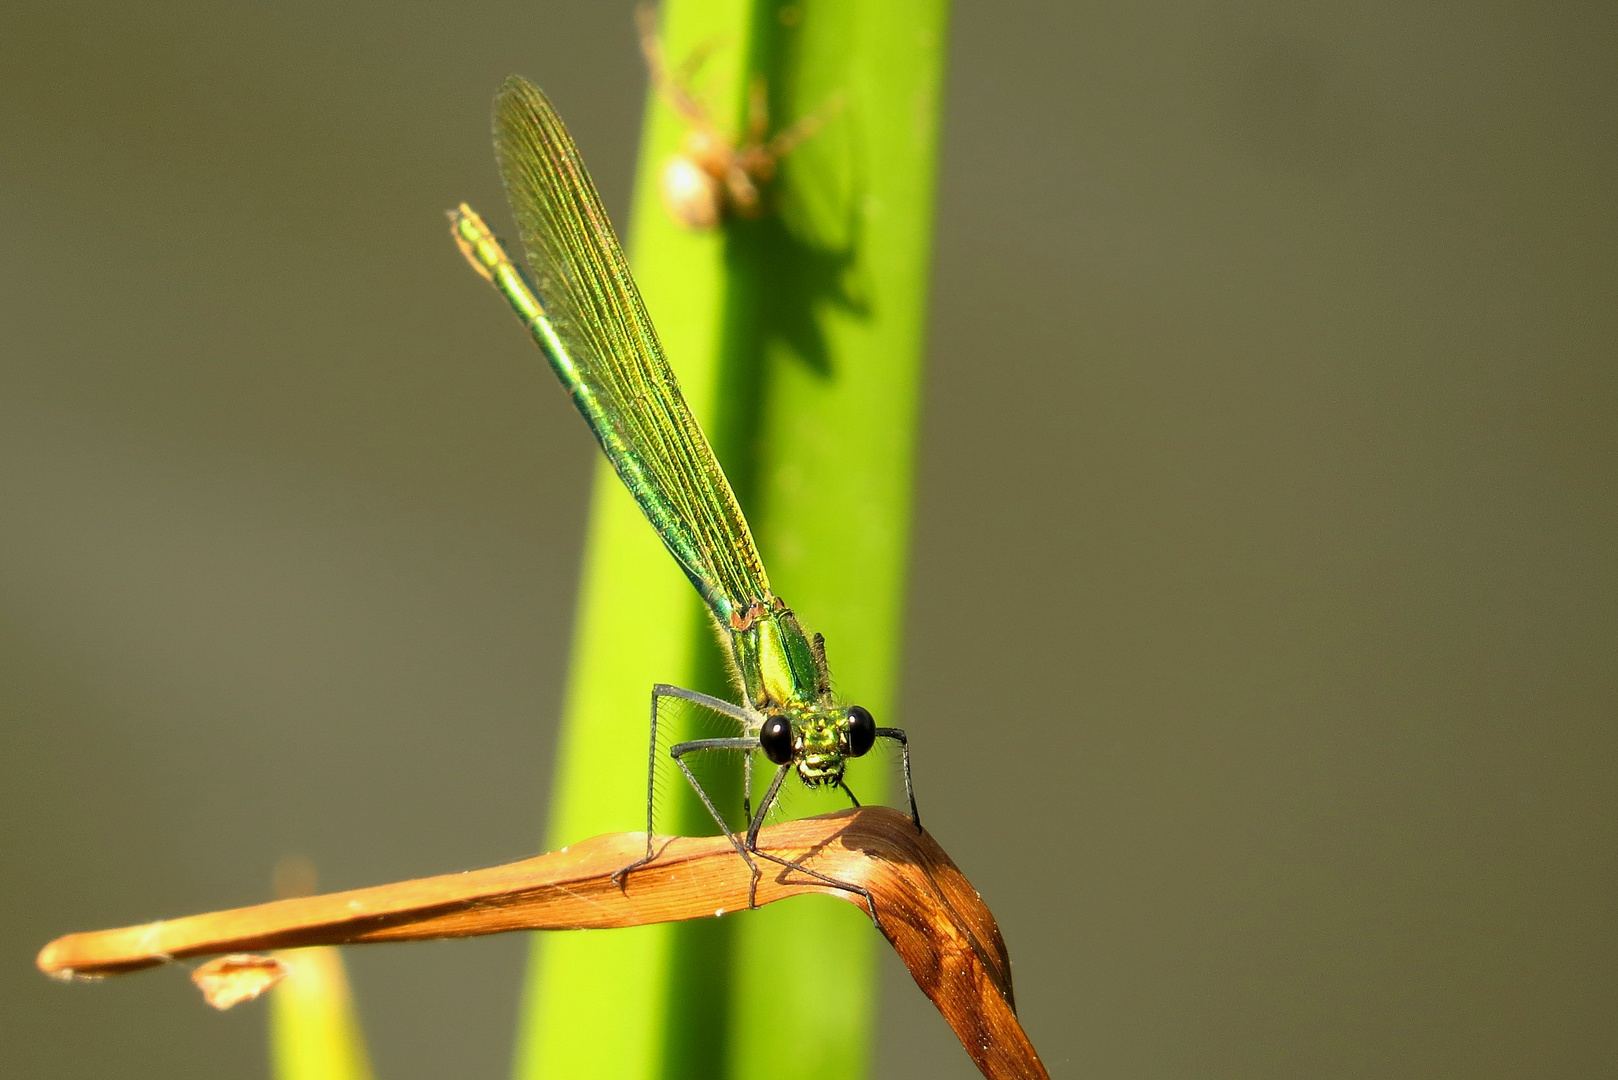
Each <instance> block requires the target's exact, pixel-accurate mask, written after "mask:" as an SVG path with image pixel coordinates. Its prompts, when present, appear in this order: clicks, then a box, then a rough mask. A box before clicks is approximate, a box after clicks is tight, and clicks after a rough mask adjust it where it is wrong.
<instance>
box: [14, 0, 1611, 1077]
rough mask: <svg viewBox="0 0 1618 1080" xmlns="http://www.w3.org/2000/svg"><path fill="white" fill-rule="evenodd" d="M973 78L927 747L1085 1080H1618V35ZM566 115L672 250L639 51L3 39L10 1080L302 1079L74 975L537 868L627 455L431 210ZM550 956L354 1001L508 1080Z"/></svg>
mask: <svg viewBox="0 0 1618 1080" xmlns="http://www.w3.org/2000/svg"><path fill="white" fill-rule="evenodd" d="M951 41H952V44H951V53H952V67H951V71H950V77H949V102H948V115H947V125H946V132H947V136H946V146H945V155H944V161H943V173H942V176H943V179H942V189H941V200H940V216H939V227H938V247H937V259H936V292H935V305H934V316H933V319H932V332H931V347H930V350H929V375H928V384H927V393H926V401H927V404H926V413H925V435H924V443H923V446H922V455H921V462H922V472H921V477H920V488H919V506H918V518H917V532H916V539H915V561H914V576H913V580H912V589H913V592H912V597H913V599H912V604H911V622H910V637H909V644H908V655H909V661H908V663H907V666H906V682H905V690H904V703H905V705H904V710H903V717H902V722H903V723H904V724H905V725H906V726H907V727H908V728H909V729H910V731H911V733H912V737H913V740H914V746H915V754H916V765H917V769H918V793H919V795H920V797H921V799H922V806H923V808H924V810H925V813H926V816H927V820H928V824H929V826H930V827H931V829H932V830H934V831H935V832H936V834H937V835H938V836H939V837H940V838H941V839H942V840H943V842H944V843H945V844H946V846H947V847H948V848H949V849H950V851H951V852H952V853H953V854H954V856H955V857H956V859H957V860H958V861H959V863H960V864H961V866H962V867H963V869H965V870H966V871H967V873H968V874H969V875H971V876H972V878H973V879H974V881H975V882H976V883H977V884H978V885H979V887H980V888H981V889H982V891H983V893H984V894H985V897H986V898H987V899H988V901H989V903H990V904H991V906H992V907H993V908H994V910H995V912H996V913H997V915H998V916H999V918H1000V920H1001V925H1002V927H1003V928H1004V930H1005V932H1006V936H1007V939H1008V941H1009V944H1010V947H1011V951H1012V955H1013V958H1014V961H1015V972H1016V978H1017V985H1018V991H1019V995H1018V996H1019V1001H1020V1004H1021V1008H1022V1014H1023V1017H1024V1020H1025V1022H1026V1023H1027V1026H1028V1028H1029V1030H1030V1032H1031V1034H1032V1035H1033V1037H1034V1040H1035V1042H1036V1044H1037V1045H1038V1046H1039V1047H1040V1049H1041V1050H1042V1052H1043V1053H1044V1055H1045V1057H1046V1060H1047V1062H1048V1063H1049V1065H1050V1066H1051V1070H1052V1072H1053V1073H1054V1074H1056V1075H1058V1076H1129V1077H1244V1078H1268V1077H1274V1078H1290V1077H1299V1076H1332V1077H1365V1078H1371V1077H1377V1078H1387V1077H1426V1076H1439V1075H1445V1076H1475V1077H1556V1078H1559V1080H1568V1078H1575V1077H1604V1076H1611V1075H1613V1073H1614V1070H1615V1068H1618V1024H1615V1023H1614V1017H1615V1016H1618V985H1615V984H1618V948H1615V945H1618V942H1615V936H1618V911H1615V907H1618V827H1615V826H1618V792H1615V783H1614V780H1615V772H1618V724H1615V715H1618V710H1615V708H1614V706H1615V704H1618V693H1615V690H1618V686H1615V683H1618V679H1615V673H1614V663H1613V661H1614V655H1615V630H1618V614H1615V612H1618V606H1615V600H1618V597H1615V595H1614V593H1615V584H1618V574H1615V570H1618V567H1615V556H1614V550H1615V544H1614V525H1615V524H1618V522H1615V517H1618V514H1615V509H1618V505H1615V491H1618V485H1615V481H1618V476H1615V468H1614V466H1615V461H1618V455H1615V446H1614V441H1615V439H1614V433H1615V431H1618V425H1615V423H1614V420H1615V405H1618V401H1615V389H1618V364H1615V363H1614V360H1615V357H1614V344H1613V343H1614V341H1615V331H1618V259H1615V250H1618V248H1615V241H1618V131H1615V127H1618V92H1615V91H1618V67H1615V65H1614V57H1615V56H1618V8H1614V7H1613V6H1612V5H1611V4H1596V3H1586V4H1527V3H1519V4H1492V5H1476V4H1474V5H1459V6H1450V7H1448V8H1439V7H1432V6H1427V7H1422V6H1419V5H1417V6H1412V5H1405V4H1390V3H1379V4H1358V5H1353V6H1349V7H1344V6H1337V7H1335V8H1334V7H1331V6H1329V5H1303V4H1297V5H1273V4H1265V3H1260V2H1256V0H1235V2H1232V3H1225V4H1200V5H1185V4H1161V5H1160V4H1152V3H1147V4H1139V3H1128V4H1126V3H1107V4H1070V3H1055V2H1045V3H1026V4H1020V5H1019V4H1007V3H998V4H997V3H988V2H986V0H958V3H957V5H956V15H955V20H954V27H953V33H952V38H951ZM512 71H520V72H522V73H524V74H526V75H528V76H530V77H531V78H533V79H535V80H536V81H538V82H539V83H541V84H542V85H543V86H544V87H545V88H546V89H547V90H548V91H549V92H550V93H551V94H552V95H553V96H554V98H555V99H556V101H557V103H558V105H559V107H560V108H561V109H562V111H563V113H564V114H565V115H566V116H567V118H568V120H569V122H570V123H571V124H572V125H573V128H574V130H575V132H576V133H577V136H578V138H579V141H580V142H581V143H582V145H583V147H584V151H585V154H586V156H587V157H588V159H589V161H590V163H591V165H592V167H593V169H594V170H595V173H596V176H597V178H598V180H599V181H600V183H601V186H602V188H603V189H604V192H605V195H606V198H607V202H608V204H609V207H610V208H612V209H613V210H614V212H615V213H621V210H622V208H623V207H624V205H625V203H626V199H627V191H628V181H629V175H630V171H631V169H632V167H633V164H634V152H635V142H636V133H637V126H638V122H639V118H640V111H641V104H642V101H643V93H644V77H643V74H642V71H641V68H640V63H639V59H638V57H637V55H636V53H635V49H634V42H633V37H632V33H631V29H630V9H629V6H628V5H627V4H618V3H611V4H608V3H598V2H589V0H576V2H567V3H564V2H561V0H557V2H552V3H543V2H525V3H472V4H457V5H435V4H419V3H414V4H405V5H342V6H333V5H328V4H308V3H286V4H280V5H274V6H273V7H270V6H266V7H262V8H260V7H255V6H249V5H238V4H229V5H227V4H207V3H192V4H186V3H175V2H165V3H160V4H155V5H136V6H132V5H125V4H106V3H101V4H81V5H71V6H70V5H55V4H43V3H32V4H29V3H22V4H17V3H13V4H10V5H7V6H6V7H5V9H4V10H3V11H0V198H3V205H4V208H5V210H4V212H5V216H6V222H7V226H6V229H5V233H4V237H5V238H4V241H3V242H0V814H3V817H0V825H3V828H0V867H3V871H0V872H3V873H4V875H5V889H4V895H5V905H4V911H5V925H4V932H3V941H4V951H3V953H0V959H3V961H4V962H3V963H0V986H3V987H4V1002H5V1008H4V1009H3V1010H0V1072H3V1073H5V1074H6V1075H8V1076H18V1077H24V1076H27V1077H52V1078H57V1077H60V1078H74V1077H96V1078H101V1077H109V1076H116V1077H169V1076H198V1075H208V1076H244V1077H256V1076H262V1075H264V1070H265V1066H264V1064H263V1058H264V1055H263V1047H262V1041H263V1032H262V1025H263V1019H262V1018H263V1010H262V1008H255V1007H251V1006H249V1007H243V1008H240V1009H238V1010H236V1011H235V1012H233V1013H229V1014H224V1015H215V1014H213V1013H211V1012H210V1011H208V1010H206V1009H204V1008H203V1007H202V1005H201V1004H200V1002H199V1001H198V1000H197V997H196V995H195V993H194V991H193V990H192V989H191V988H190V986H189V984H188V983H187V982H186V981H185V979H184V978H183V976H182V975H181V974H180V973H179V972H177V971H167V972H156V973H148V974H144V975H140V976H136V977H133V978H130V979H125V980H116V981H113V982H110V983H107V984H103V985H96V986H57V985H53V984H51V983H49V982H47V981H45V980H44V979H43V978H41V977H40V976H38V975H37V974H36V973H35V972H34V971H33V968H32V957H33V953H34V951H35V950H36V949H37V948H38V947H39V946H40V945H41V944H42V943H44V942H45V941H46V940H47V939H49V938H50V937H53V936H55V935H56V934H59V933H62V932H65V931H68V930H75V929H88V928H93V927H100V926H111V925H122V924H126V923H130V922H136V921H143V920H147V919H151V918H158V917H164V916H172V915H179V914H186V913H190V912H193V911H197V910H203V909H207V908H212V907H218V906H232V905H237V904H242V903H249V902H254V901H257V900H259V899H262V898H264V897H265V896H266V894H267V891H268V888H269V872H270V868H271V866H272V865H273V864H274V862H275V861H276V859H277V858H279V857H280V856H282V855H283V854H285V853H287V852H293V851H296V852H302V853H304V854H306V855H308V856H310V857H311V858H312V859H313V860H314V861H315V862H316V863H317V864H318V866H319V867H320V869H321V871H322V874H323V879H322V884H323V885H324V886H325V887H328V888H343V887H353V886H359V885H365V884H374V883H378V882H382V881H388V880H393V879H396V878H401V877H406V876H414V875H421V874H428V873H438V872H444V871H449V870H455V869H460V868H466V867H472V866H479V865H485V864H488V863H493V862H497V861H501V860H505V859H509V858H514V857H518V856H522V855H525V854H529V853H532V852H533V851H535V850H536V848H537V837H538V836H539V835H540V828H541V822H540V813H541V808H542V807H543V806H544V804H545V799H546V784H547V778H548V773H549V764H548V761H549V751H550V747H551V742H552V724H553V720H554V717H555V715H556V712H557V707H558V700H559V694H560V690H561V683H560V679H561V676H562V673H563V670H564V663H565V651H566V647H567V643H568V637H569V630H570V627H569V622H570V616H571V604H572V590H573V587H574V579H575V567H576V565H577V562H578V555H579V545H580V530H581V527H582V523H583V514H584V505H583V498H584V494H585V486H586V478H587V475H588V469H589V465H590V461H591V455H592V454H593V453H594V450H593V447H592V444H591V442H590V440H589V439H588V438H587V437H586V435H585V433H584V430H583V428H582V426H581V425H580V424H579V422H578V420H577V418H576V417H575V416H574V415H573V414H572V412H571V410H570V408H569V406H568V405H567V403H566V401H565V400H564V399H563V397H562V395H561V394H559V393H558V392H557V390H556V387H555V386H554V385H553V384H552V380H551V376H550V375H549V373H548V372H547V371H545V370H544V368H543V367H542V366H541V365H540V363H539V362H538V360H537V357H536V356H535V355H533V353H532V352H531V350H530V347H529V346H528V345H527V344H526V343H525V342H524V341H523V340H522V339H521V335H520V334H518V333H515V332H514V331H513V328H512V327H511V326H510V325H509V320H508V319H506V318H505V317H504V316H503V315H502V313H501V312H500V310H499V306H498V305H497V304H495V303H493V302H492V301H491V299H490V297H489V296H488V295H487V293H486V290H485V287H484V286H483V285H482V284H481V283H480V282H478V281H476V280H475V279H474V278H473V277H472V276H471V275H470V274H468V273H467V272H466V268H465V267H464V266H463V265H462V264H461V262H460V259H459V257H458V256H457V255H456V254H455V252H454V250H453V249H452V247H451V246H450V243H449V240H448V237H447V235H446V231H445V226H444V221H443V217H442V211H443V210H444V208H446V207H447V206H450V205H452V204H453V203H455V202H456V201H458V200H460V199H462V198H467V199H469V200H470V201H472V202H474V203H475V204H477V205H480V206H482V207H484V208H486V209H495V208H498V207H499V205H500V202H501V200H500V196H499V193H498V188H497V182H496V178H495V173H494V166H493V161H492V157H491V153H490V149H489V140H488V134H487V131H488V121H487V110H488V101H489V98H490V96H491V94H492V92H493V90H494V88H495V87H496V85H497V84H498V82H499V80H500V79H501V78H502V77H504V76H505V75H506V74H507V73H509V72H512ZM848 512H850V513H855V512H857V508H849V510H848ZM671 572H672V571H671ZM641 722H642V719H641V718H640V717H638V716H637V717H626V718H625V723H631V724H639V723H641ZM522 946H523V942H522V940H521V939H520V938H516V937H509V938H503V939H498V938H497V939H486V940H482V941H475V942H457V943H444V944H431V945H415V946H391V947H390V946H378V947H374V948H371V949H367V950H358V951H353V952H352V953H351V956H350V959H351V963H352V965H353V969H354V971H355V977H356V981H357V989H358V995H359V1002H360V1008H361V1010H362V1013H363V1017H364V1021H365V1023H366V1027H367V1031H368V1033H369V1035H370V1038H371V1044H372V1048H373V1052H374V1056H375V1060H376V1064H377V1066H378V1075H379V1077H381V1078H386V1080H408V1078H414V1077H422V1078H426V1077H442V1076H479V1077H485V1076H501V1075H504V1073H505V1070H506V1062H507V1056H508V1054H509V1051H510V1046H511V1035H512V1027H513V1023H514V1015H515V1007H516V1006H515V994H516V990H517V984H518V975H519V968H520V963H521V958H522ZM886 978H887V990H888V992H887V995H886V997H885V999H884V1003H883V1010H884V1013H883V1019H882V1030H883V1036H882V1039H883V1041H882V1044H881V1047H880V1054H879V1059H878V1062H879V1073H880V1075H883V1076H888V1077H968V1076H972V1075H975V1074H974V1072H973V1070H972V1068H971V1066H970V1063H969V1062H968V1060H967V1059H966V1057H965V1055H964V1054H963V1053H962V1052H961V1051H960V1050H959V1048H958V1047H957V1046H956V1045H955V1044H954V1042H953V1040H952V1038H951V1036H950V1035H949V1033H948V1031H947V1029H946V1028H945V1027H944V1026H943V1024H942V1022H940V1021H939V1020H938V1019H937V1018H936V1016H935V1015H933V1013H932V1012H931V1009H930V1007H929V1006H928V1005H927V1004H926V1002H925V1000H924V999H923V998H922V997H921V995H920V994H919V992H918V991H916V990H915V988H914V987H913V986H912V985H910V984H909V983H908V981H907V980H906V979H905V977H904V976H903V974H902V971H901V970H900V969H898V968H897V966H896V965H894V964H892V963H890V964H889V965H888V968H887V974H886Z"/></svg>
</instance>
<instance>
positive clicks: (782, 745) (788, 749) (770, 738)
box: [758, 716, 792, 765]
mask: <svg viewBox="0 0 1618 1080" xmlns="http://www.w3.org/2000/svg"><path fill="white" fill-rule="evenodd" d="M758 745H759V748H760V749H761V750H763V751H764V756H765V757H767V758H769V759H770V760H771V761H773V762H775V763H776V764H777V765H785V764H786V763H787V762H789V761H791V760H792V721H791V720H788V719H787V718H786V717H784V716H772V717H770V718H769V719H768V720H766V721H764V726H763V727H762V728H760V729H759V733H758Z"/></svg>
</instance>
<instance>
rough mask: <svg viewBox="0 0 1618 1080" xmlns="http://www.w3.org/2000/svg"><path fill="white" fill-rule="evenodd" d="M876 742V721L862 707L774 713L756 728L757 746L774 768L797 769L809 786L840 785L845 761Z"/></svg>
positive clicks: (863, 753) (863, 752) (860, 755)
mask: <svg viewBox="0 0 1618 1080" xmlns="http://www.w3.org/2000/svg"><path fill="white" fill-rule="evenodd" d="M875 742H876V721H875V720H874V719H872V717H871V714H870V712H869V711H868V710H866V709H865V708H863V707H861V706H859V705H850V706H849V707H848V708H846V709H815V710H812V711H806V712H805V713H803V714H802V715H799V716H796V717H794V716H790V715H788V714H786V713H777V714H775V715H773V716H771V717H770V718H769V719H767V720H765V721H764V726H763V727H762V728H760V729H759V747H760V749H762V750H763V751H764V756H765V757H767V758H769V759H770V760H771V761H773V762H774V763H775V764H777V765H786V764H788V763H791V764H794V765H796V766H797V770H798V777H799V779H801V780H802V781H803V782H804V783H805V784H807V785H808V786H810V787H824V786H828V785H830V786H835V785H837V784H840V783H842V780H843V769H844V768H845V766H846V765H847V763H848V759H849V758H857V757H863V756H864V755H865V754H866V753H867V752H868V751H869V750H870V749H871V746H872V745H873V744H874V743H875Z"/></svg>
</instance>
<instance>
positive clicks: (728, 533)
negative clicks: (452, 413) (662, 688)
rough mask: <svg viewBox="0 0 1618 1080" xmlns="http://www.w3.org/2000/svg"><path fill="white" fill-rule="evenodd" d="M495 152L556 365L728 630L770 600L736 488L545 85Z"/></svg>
mask: <svg viewBox="0 0 1618 1080" xmlns="http://www.w3.org/2000/svg"><path fill="white" fill-rule="evenodd" d="M495 145H496V147H497V148H498V150H499V155H500V171H501V175H502V176H503V178H504V180H505V186H506V195H507V197H508V198H509V199H510V202H511V206H512V208H513V210H514V211H515V213H516V216H517V225H518V228H519V230H520V231H521V233H522V240H523V247H524V248H525V250H526V252H527V256H528V269H529V275H530V277H531V279H532V284H533V286H534V289H535V291H536V292H537V293H538V295H539V298H540V301H541V303H542V304H543V305H544V307H545V313H546V316H547V319H548V321H549V322H550V324H551V327H552V330H553V332H554V335H555V345H556V346H557V347H556V348H551V349H547V350H546V351H547V353H550V354H551V355H550V356H549V359H550V361H551V366H552V367H553V368H555V369H556V373H557V375H558V376H560V377H561V379H562V382H563V383H564V385H566V386H567V388H568V390H569V391H570V392H571V394H572V395H573V401H574V404H575V405H577V406H578V409H579V412H581V413H582V414H583V415H584V418H585V420H586V421H588V422H589V424H590V428H591V430H592V431H594V432H595V436H596V440H597V441H598V442H600V444H601V448H602V450H604V451H605V452H606V455H607V458H608V460H609V461H611V462H612V465H613V468H614V469H616V470H617V472H618V475H619V477H620V478H621V479H622V480H623V482H624V484H625V485H626V486H627V487H628V488H629V490H630V493H631V494H632V495H633V496H634V497H635V500H636V501H637V502H638V503H639V504H640V507H641V509H642V510H643V511H644V512H645V514H646V517H647V518H648V519H649V520H650V521H651V523H652V526H653V527H654V528H655V529H656V530H657V532H658V535H659V536H661V537H662V539H663V543H664V544H665V545H666V546H667V547H668V549H669V551H670V552H671V553H672V554H673V555H674V558H675V559H676V560H677V561H678V562H679V563H680V566H681V567H682V568H683V569H684V570H685V572H686V576H688V577H689V578H690V579H691V581H692V583H693V584H694V585H696V587H697V590H698V591H699V592H700V593H701V594H702V596H703V599H704V600H705V601H706V602H707V604H708V607H709V609H710V610H711V611H712V612H713V613H714V615H715V617H717V618H718V619H719V621H720V623H721V625H725V624H727V622H728V621H729V619H730V616H731V615H732V614H733V613H736V612H745V611H746V610H747V609H748V608H749V607H750V606H751V605H752V604H754V603H760V602H767V601H768V600H769V598H770V595H771V594H770V587H769V581H768V579H767V578H766V577H765V574H764V567H763V564H762V563H761V562H760V560H759V557H758V553H757V551H756V550H755V548H754V546H753V538H752V535H751V534H750V533H749V531H748V528H747V521H746V519H745V518H743V517H742V512H741V508H740V507H739V506H738V505H737V503H736V496H735V495H734V494H733V493H732V491H731V488H730V483H729V482H728V481H727V480H726V479H725V474H724V472H723V471H722V470H721V469H720V467H719V462H718V460H717V459H716V458H715V457H714V453H713V450H712V449H711V448H710V447H709V445H708V440H707V438H706V436H704V435H703V433H702V429H701V428H700V427H698V426H697V421H696V418H695V417H694V416H692V414H691V408H690V406H689V405H687V404H686V401H685V397H684V395H682V394H681V393H680V387H679V384H678V383H676V382H675V379H674V374H673V371H672V369H671V368H670V367H669V363H668V359H667V358H666V357H665V356H664V355H663V348H662V346H661V345H660V344H659V343H658V340H657V333H656V331H654V330H653V328H652V323H651V320H650V319H649V318H648V317H647V314H646V307H645V305H644V304H643V303H642V301H641V297H640V291H639V290H638V289H637V288H636V287H635V282H634V279H633V277H631V275H630V272H629V262H628V260H627V259H626V258H625V257H624V253H623V249H622V248H621V247H620V246H619V243H618V239H617V237H616V236H615V235H614V234H613V231H612V225H611V223H610V222H609V221H608V220H607V215H606V212H605V211H604V210H603V209H602V206H601V198H600V196H599V195H597V194H596V189H595V184H594V183H593V182H592V181H591V180H590V174H589V173H588V172H587V171H586V170H585V168H584V162H583V161H582V160H581V159H580V157H579V152H578V148H577V147H576V146H575V145H574V143H573V139H572V137H571V136H570V135H568V133H567V129H566V128H565V127H563V126H562V121H561V119H560V118H559V117H558V116H557V115H556V111H555V110H554V109H553V108H552V107H551V104H550V102H549V101H548V100H547V99H546V97H545V95H544V94H543V93H541V92H540V91H539V89H538V88H536V87H535V86H533V85H532V84H530V83H528V82H526V81H524V80H523V79H520V78H517V77H515V76H513V77H512V78H510V79H508V80H507V81H506V84H505V86H504V87H502V88H501V91H500V95H499V97H498V98H497V99H496V103H495Z"/></svg>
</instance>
